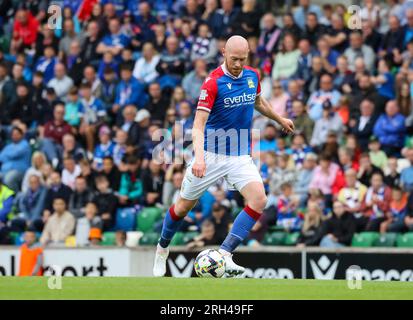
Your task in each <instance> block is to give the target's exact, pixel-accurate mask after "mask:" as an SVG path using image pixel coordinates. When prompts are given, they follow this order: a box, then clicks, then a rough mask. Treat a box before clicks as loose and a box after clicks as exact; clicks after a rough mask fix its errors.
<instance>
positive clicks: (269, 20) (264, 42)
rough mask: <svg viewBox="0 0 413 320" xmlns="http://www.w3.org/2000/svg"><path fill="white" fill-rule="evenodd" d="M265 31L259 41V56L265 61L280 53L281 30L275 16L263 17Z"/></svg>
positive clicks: (266, 15) (267, 15) (270, 14)
mask: <svg viewBox="0 0 413 320" xmlns="http://www.w3.org/2000/svg"><path fill="white" fill-rule="evenodd" d="M262 24H263V29H262V30H261V35H260V37H259V40H258V48H257V51H258V54H259V55H260V56H262V58H263V59H265V58H267V59H268V58H270V57H272V56H273V55H274V54H276V53H277V51H278V44H279V41H280V39H281V29H280V28H279V27H278V26H277V23H276V20H275V16H274V14H272V13H266V14H265V15H264V16H263V17H262Z"/></svg>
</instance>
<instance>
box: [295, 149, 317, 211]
mask: <svg viewBox="0 0 413 320" xmlns="http://www.w3.org/2000/svg"><path fill="white" fill-rule="evenodd" d="M316 166H317V156H316V155H315V154H314V153H307V154H306V155H305V159H304V162H303V165H302V167H301V169H300V170H299V171H298V174H297V180H296V182H295V184H294V193H296V194H297V195H298V196H300V203H301V204H302V203H305V202H306V200H307V197H308V188H309V185H310V183H311V180H312V178H313V174H314V169H315V167H316Z"/></svg>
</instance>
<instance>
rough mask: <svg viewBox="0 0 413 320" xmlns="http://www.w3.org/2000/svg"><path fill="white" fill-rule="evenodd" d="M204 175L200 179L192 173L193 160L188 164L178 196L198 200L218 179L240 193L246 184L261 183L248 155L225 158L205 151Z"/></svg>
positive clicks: (225, 156)
mask: <svg viewBox="0 0 413 320" xmlns="http://www.w3.org/2000/svg"><path fill="white" fill-rule="evenodd" d="M204 156H205V163H206V173H205V176H204V177H202V178H198V177H195V176H194V175H193V173H192V165H193V163H194V159H192V161H191V162H190V163H189V165H188V167H187V169H186V172H185V177H184V179H183V181H182V185H181V192H180V195H181V197H182V198H184V199H187V200H196V199H199V198H200V197H201V196H202V194H203V193H204V192H205V191H206V190H207V189H208V188H209V187H210V186H211V185H212V184H214V183H215V182H216V181H218V180H219V179H220V178H224V179H225V180H226V182H227V184H228V185H229V187H230V189H232V190H238V191H241V189H242V188H243V187H245V186H246V185H247V184H248V183H250V182H253V181H257V182H261V183H262V182H263V181H262V178H261V176H260V174H259V172H258V169H257V167H256V166H255V164H254V162H253V161H252V158H251V156H250V155H242V156H227V155H222V154H217V153H212V152H208V151H205V153H204Z"/></svg>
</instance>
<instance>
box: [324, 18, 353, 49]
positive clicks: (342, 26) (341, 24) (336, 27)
mask: <svg viewBox="0 0 413 320" xmlns="http://www.w3.org/2000/svg"><path fill="white" fill-rule="evenodd" d="M349 34H350V30H349V29H348V28H347V27H346V21H345V17H344V16H343V15H340V14H338V13H334V14H332V16H331V28H328V29H327V37H326V39H327V41H328V43H329V44H330V46H331V47H332V48H333V49H334V50H336V51H338V52H339V53H343V52H344V50H345V49H346V48H347V46H348V36H349Z"/></svg>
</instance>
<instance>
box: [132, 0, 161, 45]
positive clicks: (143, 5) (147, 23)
mask: <svg viewBox="0 0 413 320" xmlns="http://www.w3.org/2000/svg"><path fill="white" fill-rule="evenodd" d="M138 10H139V14H138V15H136V16H135V19H134V22H135V24H136V26H137V27H138V35H137V39H136V40H137V41H138V42H139V44H140V43H145V42H148V41H152V40H153V38H154V33H153V28H154V26H155V25H156V23H157V19H156V17H154V16H153V15H152V14H151V6H150V4H149V2H147V1H142V2H140V3H139V7H138Z"/></svg>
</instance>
